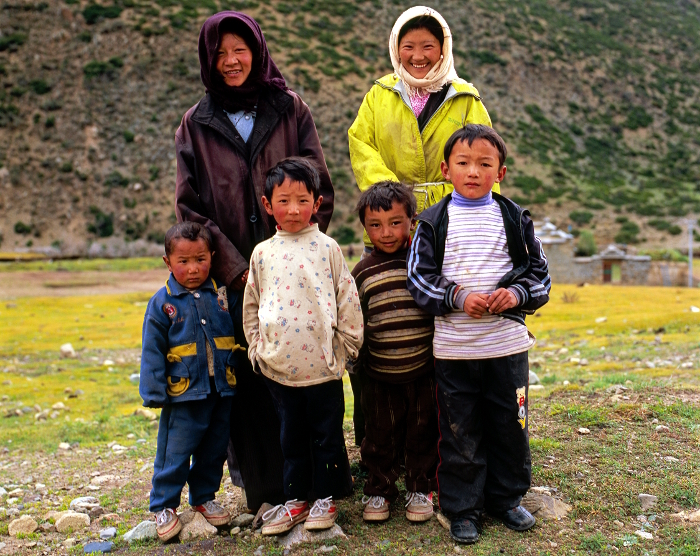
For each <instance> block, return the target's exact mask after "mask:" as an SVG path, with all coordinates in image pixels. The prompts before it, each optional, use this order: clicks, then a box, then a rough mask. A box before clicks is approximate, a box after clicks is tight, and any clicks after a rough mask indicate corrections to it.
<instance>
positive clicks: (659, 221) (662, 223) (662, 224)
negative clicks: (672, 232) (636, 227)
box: [649, 218, 671, 232]
mask: <svg viewBox="0 0 700 556" xmlns="http://www.w3.org/2000/svg"><path fill="white" fill-rule="evenodd" d="M649 226H651V227H652V228H656V229H657V230H659V231H660V232H662V231H664V230H668V229H669V228H670V227H671V223H670V222H669V221H668V220H664V219H663V218H654V219H653V220H649Z"/></svg>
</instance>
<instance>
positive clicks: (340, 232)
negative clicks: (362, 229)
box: [332, 224, 357, 245]
mask: <svg viewBox="0 0 700 556" xmlns="http://www.w3.org/2000/svg"><path fill="white" fill-rule="evenodd" d="M332 235H333V238H334V239H335V240H336V241H337V242H338V243H339V244H340V245H348V244H350V243H354V242H356V241H357V236H356V235H355V230H353V229H352V228H351V227H350V226H345V225H344V224H343V225H342V226H338V227H337V228H336V229H335V231H334V232H333V234H332Z"/></svg>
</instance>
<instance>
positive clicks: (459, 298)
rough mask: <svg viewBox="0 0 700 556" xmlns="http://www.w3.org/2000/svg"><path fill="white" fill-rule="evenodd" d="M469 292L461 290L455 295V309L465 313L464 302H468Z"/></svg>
mask: <svg viewBox="0 0 700 556" xmlns="http://www.w3.org/2000/svg"><path fill="white" fill-rule="evenodd" d="M468 295H469V292H468V291H467V290H466V289H464V288H459V289H458V290H457V293H456V295H455V301H454V304H455V309H457V310H458V311H464V302H465V301H466V300H467V296H468Z"/></svg>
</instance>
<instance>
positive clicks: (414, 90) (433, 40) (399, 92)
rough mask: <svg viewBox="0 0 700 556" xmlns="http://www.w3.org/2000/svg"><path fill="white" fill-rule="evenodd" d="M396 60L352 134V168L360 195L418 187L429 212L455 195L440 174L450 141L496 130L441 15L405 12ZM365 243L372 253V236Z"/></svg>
mask: <svg viewBox="0 0 700 556" xmlns="http://www.w3.org/2000/svg"><path fill="white" fill-rule="evenodd" d="M389 54H390V56H391V64H392V65H393V67H394V73H392V74H389V75H385V76H384V77H382V78H381V79H378V80H377V81H375V84H374V86H373V87H372V88H371V89H370V91H369V92H368V93H367V95H365V99H364V101H363V102H362V105H361V106H360V110H359V112H358V114H357V118H356V119H355V122H354V123H353V124H352V126H351V127H350V130H349V131H348V136H349V141H350V162H351V163H352V169H353V172H354V173H355V180H356V181H357V185H358V187H359V188H360V191H364V190H366V189H368V188H369V187H370V186H371V185H373V184H375V183H377V182H379V181H382V180H393V181H401V182H404V183H407V184H411V185H414V186H416V187H415V189H414V192H415V194H416V198H417V200H418V212H421V211H422V210H423V209H424V208H426V207H428V206H430V205H433V204H435V203H437V202H438V201H439V200H440V199H442V198H443V197H444V196H445V195H447V194H448V193H450V192H451V191H452V184H450V183H446V182H445V181H444V178H443V176H442V172H441V171H440V162H442V158H443V156H442V153H443V147H444V146H445V143H446V142H447V139H449V137H450V136H451V135H452V134H453V133H454V132H455V131H457V130H458V129H459V128H461V127H463V126H465V125H466V124H486V125H488V126H491V119H490V118H489V114H488V112H487V111H486V108H485V107H484V105H483V104H482V102H481V98H480V97H479V92H478V91H477V90H476V89H475V88H474V86H473V85H472V84H471V83H467V82H466V81H464V80H463V79H460V78H459V77H457V73H456V72H455V69H454V60H453V58H452V34H451V33H450V28H449V27H448V25H447V22H446V21H445V20H444V19H443V17H442V16H441V15H440V14H439V13H438V12H436V11H435V10H433V9H431V8H427V7H425V6H415V7H413V8H410V9H409V10H406V11H405V12H404V13H403V14H401V16H400V17H399V18H398V19H397V20H396V23H395V24H394V27H393V29H392V30H391V36H390V37H389ZM495 191H496V192H498V188H497V186H496V189H495ZM364 241H365V246H367V247H370V248H371V245H372V244H371V243H370V241H369V238H368V237H367V234H366V233H365V235H364Z"/></svg>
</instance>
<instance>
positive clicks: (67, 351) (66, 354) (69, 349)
mask: <svg viewBox="0 0 700 556" xmlns="http://www.w3.org/2000/svg"><path fill="white" fill-rule="evenodd" d="M61 357H63V358H64V359H65V358H73V357H75V350H74V349H73V346H72V345H71V344H63V345H62V346H61Z"/></svg>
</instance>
